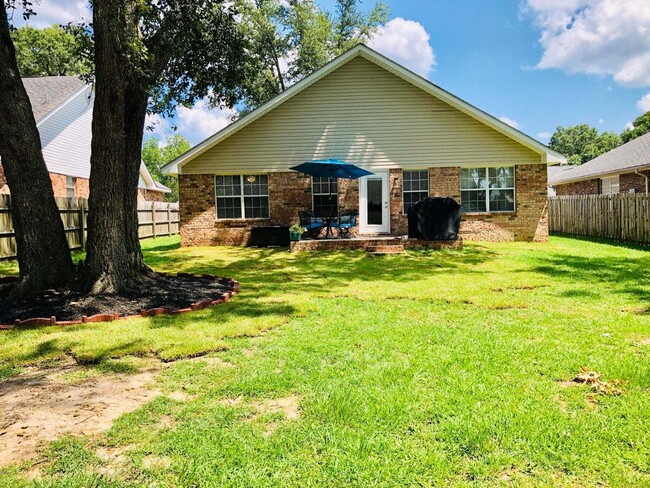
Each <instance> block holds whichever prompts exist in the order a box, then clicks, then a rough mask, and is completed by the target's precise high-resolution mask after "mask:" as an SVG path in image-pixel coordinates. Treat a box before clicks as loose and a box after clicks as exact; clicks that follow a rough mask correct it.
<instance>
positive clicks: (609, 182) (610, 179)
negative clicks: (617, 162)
mask: <svg viewBox="0 0 650 488" xmlns="http://www.w3.org/2000/svg"><path fill="white" fill-rule="evenodd" d="M614 180H615V181H616V184H615V185H614V184H612V182H613V181H614ZM605 182H607V186H608V188H609V190H610V191H609V192H607V193H605V192H603V188H604V184H605ZM613 187H616V191H611V189H612V188H613ZM620 192H621V178H620V176H619V175H614V176H605V177H603V178H601V179H600V194H601V195H615V194H617V193H620Z"/></svg>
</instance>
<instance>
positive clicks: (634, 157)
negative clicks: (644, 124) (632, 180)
mask: <svg viewBox="0 0 650 488" xmlns="http://www.w3.org/2000/svg"><path fill="white" fill-rule="evenodd" d="M645 168H650V133H648V134H645V135H642V136H639V137H637V138H636V139H633V140H631V141H630V142H628V143H626V144H623V145H622V146H619V147H617V148H615V149H612V150H611V151H609V152H606V153H605V154H601V155H600V156H598V157H597V158H594V159H592V160H591V161H587V162H586V163H584V164H581V165H578V166H572V167H571V168H570V169H568V170H567V171H562V172H561V173H558V174H556V175H554V176H553V178H552V179H551V181H550V184H552V185H562V184H564V183H570V182H572V181H579V180H586V179H591V178H598V177H600V176H605V175H609V174H618V173H630V172H632V171H635V170H639V169H645Z"/></svg>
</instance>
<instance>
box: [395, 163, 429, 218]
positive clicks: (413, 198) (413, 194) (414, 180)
mask: <svg viewBox="0 0 650 488" xmlns="http://www.w3.org/2000/svg"><path fill="white" fill-rule="evenodd" d="M428 196H429V171H428V170H426V169H425V170H421V171H410V170H404V171H403V172H402V208H403V210H404V214H406V213H407V212H408V211H409V208H411V207H412V206H413V205H414V204H416V203H417V202H419V201H420V200H422V199H423V198H427V197H428Z"/></svg>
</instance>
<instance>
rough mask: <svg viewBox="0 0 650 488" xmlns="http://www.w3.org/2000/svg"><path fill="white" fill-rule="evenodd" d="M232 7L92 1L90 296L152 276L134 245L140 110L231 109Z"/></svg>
mask: <svg viewBox="0 0 650 488" xmlns="http://www.w3.org/2000/svg"><path fill="white" fill-rule="evenodd" d="M235 14H236V12H235V11H234V10H233V7H232V6H231V3H230V2H220V1H210V0H156V1H153V0H149V1H142V0H95V1H94V2H93V26H92V32H90V31H89V32H88V34H89V35H91V36H92V38H93V40H94V65H95V91H96V98H95V106H94V111H93V139H92V155H91V174H90V201H89V215H88V255H87V259H86V266H85V271H86V278H87V282H88V286H89V290H90V291H91V292H92V293H111V292H124V291H132V290H137V289H139V288H140V287H142V286H148V283H149V280H150V279H151V278H152V275H151V273H150V272H149V269H148V268H147V267H146V265H145V264H144V261H143V258H142V252H141V249H140V243H139V240H138V220H137V184H138V175H139V167H140V162H141V152H140V151H141V147H142V138H143V131H144V125H145V118H146V115H147V111H148V110H153V111H156V112H162V113H169V112H171V111H172V110H173V109H174V108H175V107H176V106H177V105H178V104H191V103H193V102H194V101H195V100H197V99H198V98H201V97H206V96H208V97H210V98H211V100H212V101H213V103H214V104H227V105H233V104H234V103H235V102H236V101H237V99H238V98H239V97H238V92H237V87H238V84H239V83H238V82H239V81H240V75H241V73H242V71H243V70H242V68H241V62H242V61H243V60H244V59H245V55H246V54H245V49H244V43H243V39H242V37H241V32H240V30H239V28H238V25H237V20H236V16H235Z"/></svg>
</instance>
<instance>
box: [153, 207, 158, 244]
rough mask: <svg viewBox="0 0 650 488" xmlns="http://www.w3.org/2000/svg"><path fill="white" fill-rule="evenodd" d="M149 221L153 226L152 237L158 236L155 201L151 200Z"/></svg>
mask: <svg viewBox="0 0 650 488" xmlns="http://www.w3.org/2000/svg"><path fill="white" fill-rule="evenodd" d="M151 222H152V227H153V237H154V239H155V238H156V237H158V235H157V232H156V202H151Z"/></svg>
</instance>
